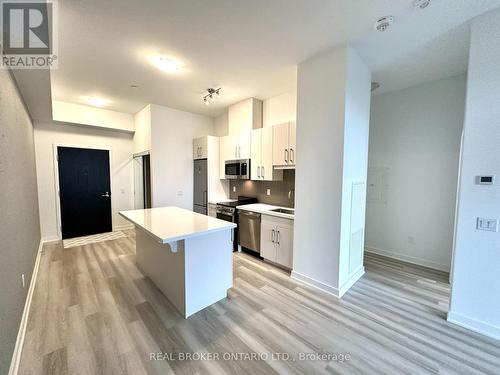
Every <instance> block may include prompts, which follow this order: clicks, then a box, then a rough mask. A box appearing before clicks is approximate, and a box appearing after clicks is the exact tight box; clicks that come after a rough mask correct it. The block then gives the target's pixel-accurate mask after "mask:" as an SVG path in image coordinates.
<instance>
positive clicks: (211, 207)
mask: <svg viewBox="0 0 500 375" xmlns="http://www.w3.org/2000/svg"><path fill="white" fill-rule="evenodd" d="M208 216H211V217H217V205H216V204H214V203H209V204H208Z"/></svg>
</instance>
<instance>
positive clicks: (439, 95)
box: [365, 75, 465, 271]
mask: <svg viewBox="0 0 500 375" xmlns="http://www.w3.org/2000/svg"><path fill="white" fill-rule="evenodd" d="M464 105H465V76H463V75H462V76H458V77H452V78H447V79H444V80H439V81H435V82H430V83H425V84H423V85H419V86H416V87H412V88H408V89H405V90H400V91H396V92H391V93H387V94H380V95H375V96H374V97H373V99H372V108H371V121H370V151H369V167H370V174H369V176H370V178H369V181H368V182H369V184H368V185H369V188H368V189H369V193H368V202H367V212H366V241H365V245H366V248H367V251H373V252H376V253H379V254H382V255H386V256H390V257H394V258H398V259H402V260H405V261H409V262H413V263H417V264H421V265H424V266H428V267H433V268H436V269H440V270H444V271H449V270H450V264H451V252H452V243H453V227H454V220H455V203H456V187H457V178H458V159H459V152H460V137H461V133H462V127H463V120H464Z"/></svg>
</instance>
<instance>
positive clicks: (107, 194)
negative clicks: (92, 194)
mask: <svg viewBox="0 0 500 375" xmlns="http://www.w3.org/2000/svg"><path fill="white" fill-rule="evenodd" d="M101 197H106V198H109V191H107V192H106V194H103V195H101Z"/></svg>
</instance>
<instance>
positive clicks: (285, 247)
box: [276, 225, 293, 268]
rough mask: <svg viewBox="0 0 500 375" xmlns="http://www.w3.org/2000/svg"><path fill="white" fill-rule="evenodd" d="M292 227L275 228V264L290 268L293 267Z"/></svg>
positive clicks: (281, 226) (280, 226)
mask: <svg viewBox="0 0 500 375" xmlns="http://www.w3.org/2000/svg"><path fill="white" fill-rule="evenodd" d="M292 254H293V227H291V226H288V225H279V226H277V227H276V263H278V264H280V265H282V266H284V267H287V268H292V266H293V256H292Z"/></svg>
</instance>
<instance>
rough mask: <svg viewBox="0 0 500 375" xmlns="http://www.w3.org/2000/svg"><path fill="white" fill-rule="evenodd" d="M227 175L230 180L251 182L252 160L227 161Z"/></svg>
mask: <svg viewBox="0 0 500 375" xmlns="http://www.w3.org/2000/svg"><path fill="white" fill-rule="evenodd" d="M225 175H226V178H227V179H229V180H249V179H250V159H240V160H226V163H225Z"/></svg>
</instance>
